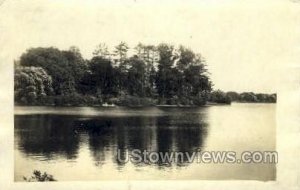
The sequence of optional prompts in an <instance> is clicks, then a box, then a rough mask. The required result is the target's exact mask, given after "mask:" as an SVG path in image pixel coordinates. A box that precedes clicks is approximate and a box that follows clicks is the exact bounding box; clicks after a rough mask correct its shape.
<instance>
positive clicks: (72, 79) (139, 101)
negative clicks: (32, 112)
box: [15, 42, 276, 106]
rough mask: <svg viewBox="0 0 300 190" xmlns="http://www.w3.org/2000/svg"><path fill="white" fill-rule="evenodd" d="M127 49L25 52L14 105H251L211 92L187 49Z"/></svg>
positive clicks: (203, 68) (203, 72)
mask: <svg viewBox="0 0 300 190" xmlns="http://www.w3.org/2000/svg"><path fill="white" fill-rule="evenodd" d="M129 50H130V49H129V47H128V45H127V44H126V43H125V42H121V43H120V44H118V45H117V46H115V48H114V50H113V51H109V50H108V47H107V46H106V45H105V44H103V43H102V44H100V45H99V46H97V48H96V50H95V51H94V52H93V57H92V58H91V59H90V60H86V59H84V58H83V57H82V55H81V53H80V51H79V49H78V48H77V47H71V48H70V49H69V50H59V49H57V48H54V47H49V48H41V47H38V48H31V49H28V50H27V51H26V52H25V53H24V54H22V56H21V57H20V59H19V60H18V61H16V63H15V103H16V104H20V105H73V106H80V105H89V106H96V105H101V104H103V103H108V104H111V103H114V104H116V105H124V106H147V105H158V104H168V105H196V106H200V105H204V104H206V102H207V101H213V102H217V103H230V102H231V100H234V101H246V102H248V100H249V101H250V100H251V98H249V97H250V96H251V97H252V94H250V95H249V97H248V95H242V94H239V95H238V97H239V98H236V97H235V94H234V93H230V94H229V93H228V94H224V93H223V92H221V91H212V82H211V80H210V78H209V75H208V72H207V69H206V66H205V61H204V59H203V57H201V55H200V54H196V53H194V52H193V51H192V50H191V49H189V48H186V47H184V46H179V47H178V48H175V47H174V46H173V45H170V44H165V43H161V44H159V45H157V46H154V45H144V44H141V43H139V44H138V45H137V46H136V47H135V48H134V49H133V50H134V53H131V55H130V56H129ZM266 96H267V97H266ZM255 97H256V98H254V99H255V100H256V101H257V102H260V101H263V102H272V101H271V100H270V98H268V97H269V95H262V96H259V97H258V96H257V95H255ZM275 99H276V97H275ZM251 101H252V100H251ZM256 101H253V102H256ZM275 101H276V100H275Z"/></svg>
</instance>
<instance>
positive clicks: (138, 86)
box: [127, 56, 146, 97]
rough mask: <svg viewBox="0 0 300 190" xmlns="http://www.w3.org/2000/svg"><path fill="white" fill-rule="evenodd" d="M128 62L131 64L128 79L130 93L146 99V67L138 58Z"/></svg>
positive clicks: (135, 57) (132, 58)
mask: <svg viewBox="0 0 300 190" xmlns="http://www.w3.org/2000/svg"><path fill="white" fill-rule="evenodd" d="M128 61H129V64H130V68H129V70H128V78H127V89H128V92H129V94H130V95H137V96H139V97H144V96H145V72H146V65H145V63H144V62H143V61H142V60H141V59H139V58H138V57H137V56H134V57H131V58H130V59H129V60H128Z"/></svg>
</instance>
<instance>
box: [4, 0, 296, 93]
mask: <svg viewBox="0 0 300 190" xmlns="http://www.w3.org/2000/svg"><path fill="white" fill-rule="evenodd" d="M0 2H1V0H0ZM151 2H152V3H150V1H147V0H146V1H145V0H143V2H142V1H139V0H136V1H126V0H122V1H121V0H120V1H113V3H112V1H110V3H109V1H91V0H84V1H83V0H82V1H79V0H75V1H70V0H67V1H62V0H48V1H47V0H44V1H38V0H18V1H17V0H6V1H4V3H3V4H2V6H1V7H0V32H1V35H0V42H1V44H2V45H1V47H0V48H1V52H0V56H2V59H3V58H4V60H7V61H10V62H11V63H12V60H13V59H18V58H19V56H20V55H21V53H23V52H25V50H26V49H28V48H30V47H38V46H42V47H48V46H55V47H58V48H60V49H67V48H69V47H70V46H72V45H75V46H78V47H79V48H80V50H81V52H82V54H83V56H84V57H85V58H90V57H91V56H92V52H93V50H94V49H95V47H96V45H97V44H99V43H101V42H104V43H106V44H108V45H109V46H111V47H113V46H114V45H116V44H117V43H119V42H120V41H125V42H127V43H128V44H129V45H130V46H131V47H133V46H134V45H136V44H137V43H138V42H142V43H145V44H148V43H149V44H154V45H157V44H158V43H160V42H167V43H171V44H174V45H178V44H183V45H185V46H187V47H190V48H191V49H193V50H194V51H195V52H199V53H201V54H202V56H203V57H204V58H205V59H206V62H207V65H208V69H209V71H210V73H211V78H212V81H213V83H214V84H215V86H214V88H216V89H221V90H224V91H230V90H234V91H238V92H242V91H254V92H276V90H277V83H278V82H280V81H279V80H280V75H282V74H283V73H282V68H283V67H284V66H285V65H287V64H293V63H294V62H295V60H294V59H293V58H294V57H295V56H293V53H295V52H293V51H291V50H293V49H297V48H296V47H297V45H298V44H299V39H298V41H297V40H296V38H295V37H296V36H298V35H296V34H298V33H299V28H298V27H297V26H298V25H299V23H298V21H299V16H300V14H299V10H300V9H299V3H296V1H289V0H273V1H264V2H265V3H262V1H256V0H254V1H253V0H251V1H211V0H210V1H188V2H184V1H174V0H173V1H164V3H158V2H159V1H151ZM183 2H184V3H183ZM296 27H297V28H296ZM298 46H299V45H298ZM1 64H2V63H1Z"/></svg>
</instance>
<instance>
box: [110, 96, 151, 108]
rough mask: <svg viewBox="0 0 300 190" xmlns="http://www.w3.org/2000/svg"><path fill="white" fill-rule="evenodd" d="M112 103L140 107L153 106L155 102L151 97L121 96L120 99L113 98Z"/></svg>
mask: <svg viewBox="0 0 300 190" xmlns="http://www.w3.org/2000/svg"><path fill="white" fill-rule="evenodd" d="M112 100H114V101H112ZM111 103H114V104H116V105H118V106H129V107H140V106H153V105H155V102H154V100H153V99H151V98H140V97H136V96H129V95H126V96H121V97H120V98H118V99H111Z"/></svg>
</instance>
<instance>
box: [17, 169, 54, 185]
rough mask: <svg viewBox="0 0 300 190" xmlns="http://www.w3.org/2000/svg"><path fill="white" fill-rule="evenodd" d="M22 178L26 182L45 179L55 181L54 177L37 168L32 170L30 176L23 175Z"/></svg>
mask: <svg viewBox="0 0 300 190" xmlns="http://www.w3.org/2000/svg"><path fill="white" fill-rule="evenodd" d="M23 179H24V180H25V181H27V182H36V181H38V182H45V181H56V179H54V178H53V176H52V175H49V174H47V173H46V172H44V173H43V174H42V173H41V172H40V171H39V170H34V171H33V176H31V177H30V178H27V177H23Z"/></svg>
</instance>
